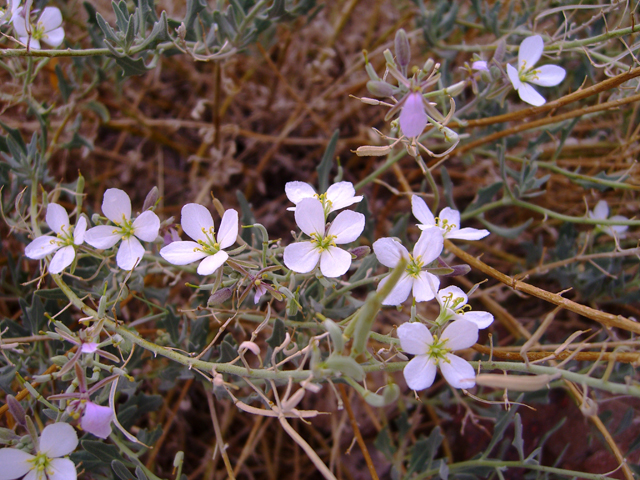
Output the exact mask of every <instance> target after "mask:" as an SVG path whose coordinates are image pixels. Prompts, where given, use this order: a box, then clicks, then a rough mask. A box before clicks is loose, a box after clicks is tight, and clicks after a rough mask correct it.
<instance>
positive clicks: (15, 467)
mask: <svg viewBox="0 0 640 480" xmlns="http://www.w3.org/2000/svg"><path fill="white" fill-rule="evenodd" d="M34 458H35V457H34V456H33V455H29V454H28V453H27V452H23V451H22V450H18V449H17V448H3V449H0V465H2V468H0V480H13V479H15V478H20V477H22V476H23V475H24V474H26V473H27V472H28V471H29V470H31V467H32V464H31V462H30V461H31V460H33V459H34Z"/></svg>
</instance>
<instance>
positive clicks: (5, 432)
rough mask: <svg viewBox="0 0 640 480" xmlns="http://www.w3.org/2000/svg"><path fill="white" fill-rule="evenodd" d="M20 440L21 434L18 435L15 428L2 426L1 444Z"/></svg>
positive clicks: (0, 429) (0, 428) (0, 433)
mask: <svg viewBox="0 0 640 480" xmlns="http://www.w3.org/2000/svg"><path fill="white" fill-rule="evenodd" d="M16 440H20V435H16V433H15V432H14V431H13V430H10V429H8V428H3V427H0V444H3V445H6V444H8V443H10V442H15V441H16Z"/></svg>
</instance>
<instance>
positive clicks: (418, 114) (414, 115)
mask: <svg viewBox="0 0 640 480" xmlns="http://www.w3.org/2000/svg"><path fill="white" fill-rule="evenodd" d="M423 102H424V100H423V98H422V94H421V93H420V92H413V93H409V94H408V95H407V99H406V100H405V102H404V106H403V107H402V111H401V112H400V119H399V120H400V130H402V134H403V135H405V136H406V137H409V138H413V137H417V136H419V135H420V134H421V133H422V131H423V130H424V127H426V126H427V113H426V112H425V111H424V103H423Z"/></svg>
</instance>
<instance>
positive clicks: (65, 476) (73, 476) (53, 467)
mask: <svg viewBox="0 0 640 480" xmlns="http://www.w3.org/2000/svg"><path fill="white" fill-rule="evenodd" d="M47 473H48V479H49V480H77V478H78V472H76V466H75V465H74V463H73V462H72V461H71V460H69V459H68V458H54V459H53V460H51V463H50V468H49V469H48V470H47Z"/></svg>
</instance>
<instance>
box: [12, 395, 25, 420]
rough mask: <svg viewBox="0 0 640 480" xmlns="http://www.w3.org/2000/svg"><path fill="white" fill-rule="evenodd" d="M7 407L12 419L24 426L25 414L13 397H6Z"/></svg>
mask: <svg viewBox="0 0 640 480" xmlns="http://www.w3.org/2000/svg"><path fill="white" fill-rule="evenodd" d="M7 405H8V406H9V411H10V412H11V415H12V416H13V418H14V419H15V420H16V422H18V423H19V424H20V425H22V426H23V427H24V426H26V420H25V416H26V413H25V411H24V408H22V405H20V402H19V401H18V400H16V397H14V396H13V395H7Z"/></svg>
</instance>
